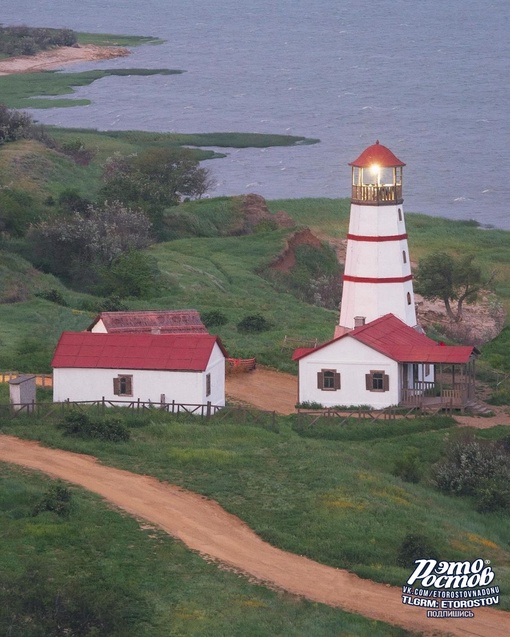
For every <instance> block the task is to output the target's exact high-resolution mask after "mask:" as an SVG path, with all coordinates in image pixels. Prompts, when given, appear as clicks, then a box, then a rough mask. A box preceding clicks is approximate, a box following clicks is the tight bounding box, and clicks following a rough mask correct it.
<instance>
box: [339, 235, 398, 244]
mask: <svg viewBox="0 0 510 637" xmlns="http://www.w3.org/2000/svg"><path fill="white" fill-rule="evenodd" d="M347 238H348V239H350V240H351V241H374V242H377V243H379V242H380V241H404V240H406V239H407V233H405V234H392V235H390V236H388V237H374V236H365V235H361V234H348V235H347Z"/></svg>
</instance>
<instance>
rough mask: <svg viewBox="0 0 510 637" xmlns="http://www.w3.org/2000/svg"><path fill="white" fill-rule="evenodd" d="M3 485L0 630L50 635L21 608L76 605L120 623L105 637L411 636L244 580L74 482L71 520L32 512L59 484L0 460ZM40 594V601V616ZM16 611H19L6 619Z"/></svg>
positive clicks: (17, 636) (28, 636)
mask: <svg viewBox="0 0 510 637" xmlns="http://www.w3.org/2000/svg"><path fill="white" fill-rule="evenodd" d="M0 484H1V488H0V516H1V518H2V543H1V546H0V564H1V566H0V582H1V585H0V599H1V600H2V602H3V603H2V610H0V632H2V634H6V635H7V634H9V635H12V637H32V636H34V637H35V635H40V634H56V633H54V632H53V631H52V630H51V626H48V624H46V631H44V632H38V628H39V622H38V621H37V620H36V621H31V622H23V618H24V615H25V616H26V615H27V614H28V613H29V612H30V611H32V617H34V616H35V617H37V616H38V615H39V617H41V616H49V615H51V610H50V609H53V608H55V607H57V608H60V610H61V613H63V611H64V609H66V606H67V607H71V609H73V602H74V609H73V610H74V616H75V617H76V616H77V615H78V613H80V612H81V613H82V616H83V614H84V613H83V609H86V612H87V615H88V618H89V619H90V617H101V616H104V615H107V619H108V620H109V621H112V620H116V621H117V626H116V628H112V629H111V630H106V629H101V630H100V632H99V633H97V634H101V635H102V636H103V637H107V636H108V635H112V636H113V635H116V636H118V637H121V636H122V637H158V636H161V637H166V636H167V635H170V634H171V635H182V636H183V637H184V636H186V635H189V636H191V635H193V636H195V637H198V636H204V637H205V636H207V637H215V636H217V637H222V636H223V635H243V637H244V636H246V637H262V636H265V635H281V636H282V637H291V636H295V637H298V636H300V635H308V636H310V637H320V636H323V637H327V636H328V637H329V635H333V634H334V635H339V636H341V635H344V636H345V637H347V636H348V635H349V636H354V635H358V636H360V637H363V636H365V635H374V636H376V637H377V636H380V637H383V636H384V637H389V636H392V637H403V636H404V635H409V634H410V633H408V632H407V631H404V630H402V629H398V628H394V627H391V626H388V625H385V624H382V623H380V622H374V621H371V620H368V619H363V618H361V617H358V616H355V615H352V614H349V613H344V612H342V611H339V610H337V609H333V608H328V607H327V606H323V605H320V604H315V603H311V602H307V601H306V600H303V599H300V598H296V597H293V596H291V595H287V594H284V593H276V592H274V591H271V590H269V589H267V588H265V587H263V586H259V585H256V584H250V583H248V581H247V580H246V579H245V578H244V577H239V576H238V575H236V574H234V573H230V572H226V571H224V570H220V569H218V568H217V566H216V565H214V564H209V563H207V562H206V561H204V560H203V559H202V558H201V557H199V556H198V555H196V554H194V553H192V552H191V551H189V550H187V549H186V548H185V547H184V546H183V545H182V544H181V543H179V542H176V541H174V540H172V539H171V538H170V537H168V536H167V535H166V534H165V533H163V532H161V531H159V530H158V529H155V528H153V527H151V526H150V525H147V524H144V523H140V522H137V521H136V520H134V519H132V518H130V517H128V516H125V515H123V514H121V513H119V512H117V511H115V510H112V509H111V508H109V507H108V506H107V505H105V504H104V503H103V502H102V501H101V500H100V499H99V498H97V497H95V496H94V495H92V494H90V493H87V492H85V491H82V490H81V489H78V488H76V487H71V493H72V500H71V503H72V504H71V513H70V515H69V516H68V517H59V516H58V515H56V514H54V513H50V512H45V513H42V514H39V515H37V516H36V517H34V516H33V515H32V512H33V510H34V508H35V506H36V505H37V503H38V502H39V501H40V500H41V498H42V497H43V495H44V493H45V492H46V491H47V489H48V488H50V487H51V486H52V485H55V484H58V483H56V482H54V481H51V480H49V479H47V478H45V477H42V476H41V475H38V474H31V473H28V472H26V471H24V470H21V469H17V468H16V469H15V468H11V467H8V466H6V465H0ZM9 593H10V594H13V595H14V598H9ZM37 600H39V601H40V602H41V603H42V604H43V605H44V606H43V608H44V610H41V611H39V613H38V612H37V605H36V602H37ZM56 602H58V605H57V604H56ZM20 608H21V609H22V610H21V611H20ZM34 609H35V612H34ZM15 610H16V611H18V612H19V613H20V615H21V617H18V618H17V621H15V622H14V624H13V623H11V622H12V615H13V614H14V612H15ZM23 611H24V612H23ZM11 613H12V615H11ZM72 616H73V615H72V614H71V617H72ZM39 621H41V620H40V619H39ZM63 626H65V624H63ZM63 626H62V625H61V627H60V629H61V630H62V627H63ZM53 629H55V626H53ZM59 634H60V633H59ZM62 634H63V633H62ZM73 634H76V633H73ZM80 634H81V633H80Z"/></svg>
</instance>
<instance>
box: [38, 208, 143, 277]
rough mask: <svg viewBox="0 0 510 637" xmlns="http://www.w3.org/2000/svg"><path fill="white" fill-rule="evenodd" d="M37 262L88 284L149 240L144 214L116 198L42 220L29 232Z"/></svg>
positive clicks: (47, 268) (46, 268)
mask: <svg viewBox="0 0 510 637" xmlns="http://www.w3.org/2000/svg"><path fill="white" fill-rule="evenodd" d="M27 236H28V239H29V241H30V244H31V248H32V254H33V259H34V262H35V264H36V265H37V266H39V267H41V268H43V269H44V270H47V271H49V272H51V273H53V274H56V275H57V276H61V277H63V278H64V279H66V280H68V281H70V282H71V283H74V284H85V285H86V284H90V283H91V282H92V283H94V282H95V279H97V275H98V270H99V269H100V268H101V267H103V266H109V265H110V264H112V263H113V262H114V260H115V259H116V258H117V257H118V256H119V255H121V254H123V253H125V252H129V251H131V250H138V249H141V248H145V247H147V246H148V245H150V243H151V242H152V238H151V223H150V221H149V219H148V218H147V216H146V215H145V214H144V213H143V212H141V211H139V210H132V209H131V208H128V207H126V206H124V205H122V204H121V203H119V202H118V201H114V202H112V203H108V202H105V204H104V205H103V206H89V208H88V210H87V212H86V214H85V215H82V214H80V213H78V212H74V213H73V214H71V215H69V216H68V217H67V218H65V219H62V218H58V219H52V220H51V221H44V222H41V223H39V224H38V225H37V226H34V227H32V228H31V230H30V231H29V233H28V235H27Z"/></svg>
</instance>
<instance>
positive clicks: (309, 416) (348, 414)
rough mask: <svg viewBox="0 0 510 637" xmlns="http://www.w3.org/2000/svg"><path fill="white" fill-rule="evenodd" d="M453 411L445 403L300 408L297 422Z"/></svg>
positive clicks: (341, 421) (393, 417)
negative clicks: (368, 407) (355, 407)
mask: <svg viewBox="0 0 510 637" xmlns="http://www.w3.org/2000/svg"><path fill="white" fill-rule="evenodd" d="M440 412H441V413H443V414H444V413H450V414H451V413H452V408H451V407H445V405H439V406H438V405H434V406H428V405H413V406H411V407H405V408H402V407H386V408H385V409H379V410H372V409H362V408H361V407H360V408H358V409H355V410H352V411H347V410H344V409H334V408H329V409H298V410H297V422H298V424H301V423H302V422H303V421H304V422H305V423H306V424H308V425H313V424H315V423H317V422H319V421H321V422H324V421H325V422H327V421H328V419H329V420H330V422H331V424H335V425H343V424H346V423H347V422H349V420H352V419H353V418H356V419H358V420H369V421H371V422H376V421H380V420H398V419H406V420H410V419H411V418H420V417H421V416H425V415H427V416H435V415H437V414H438V413H440Z"/></svg>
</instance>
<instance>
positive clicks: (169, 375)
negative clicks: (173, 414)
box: [52, 332, 226, 406]
mask: <svg viewBox="0 0 510 637" xmlns="http://www.w3.org/2000/svg"><path fill="white" fill-rule="evenodd" d="M225 358H226V351H225V349H224V347H223V345H222V343H221V341H220V339H219V338H218V337H216V336H211V335H210V334H201V333H199V334H151V333H129V332H127V333H113V334H97V333H92V332H64V333H63V334H62V336H61V337H60V340H59V342H58V344H57V347H56V350H55V354H54V356H53V361H52V367H53V401H54V402H63V401H66V400H70V401H96V400H101V399H102V398H103V397H104V398H105V400H107V401H126V402H133V401H137V400H140V401H142V402H148V401H151V402H155V403H170V402H172V401H175V402H176V403H180V404H193V405H198V404H200V405H203V404H206V403H208V402H210V403H211V405H213V406H224V405H225Z"/></svg>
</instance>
